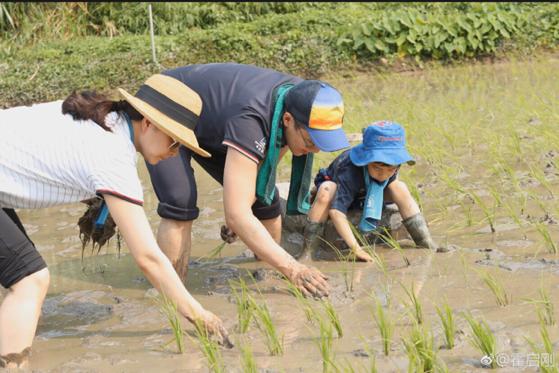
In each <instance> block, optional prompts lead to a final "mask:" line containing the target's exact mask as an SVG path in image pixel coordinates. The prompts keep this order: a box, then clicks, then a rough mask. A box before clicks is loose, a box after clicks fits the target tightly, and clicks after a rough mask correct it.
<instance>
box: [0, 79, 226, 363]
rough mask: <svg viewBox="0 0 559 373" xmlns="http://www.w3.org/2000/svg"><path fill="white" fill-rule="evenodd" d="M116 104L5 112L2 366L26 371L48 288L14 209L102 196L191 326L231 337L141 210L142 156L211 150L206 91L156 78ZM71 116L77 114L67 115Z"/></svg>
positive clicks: (0, 225)
mask: <svg viewBox="0 0 559 373" xmlns="http://www.w3.org/2000/svg"><path fill="white" fill-rule="evenodd" d="M121 93H122V94H123V95H124V96H125V99H126V100H123V101H110V100H108V99H106V98H105V97H104V96H101V95H98V94H96V93H93V92H83V93H81V94H76V93H74V94H72V95H70V96H69V97H68V98H67V99H66V100H65V101H64V102H61V101H56V102H52V103H44V104H39V105H35V106H33V107H31V108H29V107H23V106H22V107H16V108H11V109H7V110H2V111H0V123H1V126H0V129H1V130H0V207H2V209H1V210H0V283H1V284H2V286H3V287H5V288H7V289H9V291H8V293H7V295H6V297H5V299H4V301H3V302H2V305H1V306H0V367H22V366H25V365H26V363H27V360H28V359H27V357H28V355H29V351H30V346H31V344H32V341H33V337H34V335H35V330H36V327H37V323H38V320H39V316H40V313H41V306H42V304H43V301H44V299H45V296H46V293H47V290H48V286H49V271H48V269H47V265H46V263H45V261H44V260H43V258H42V257H41V255H40V254H39V252H38V251H37V249H36V248H35V246H34V244H33V242H31V240H30V239H29V237H28V235H27V234H26V232H25V229H24V227H23V225H22V223H21V222H20V220H19V218H18V216H17V215H16V212H15V210H14V209H37V208H43V207H49V206H54V205H60V204H66V203H72V202H79V201H82V200H85V199H91V198H95V197H96V198H102V199H104V202H105V203H106V206H108V211H110V214H111V215H112V218H113V219H114V222H116V225H117V226H118V227H119V229H120V232H121V233H122V236H123V238H124V240H125V242H126V244H127V245H128V248H129V249H130V252H131V254H132V255H133V257H134V259H135V260H136V263H137V264H138V266H139V267H140V269H141V270H142V272H143V273H144V275H145V276H146V277H147V278H148V279H149V281H150V282H151V283H152V284H153V286H155V287H156V288H157V289H158V290H159V291H160V292H161V293H164V294H165V295H166V296H167V297H168V298H170V299H171V300H172V301H173V302H175V303H176V304H177V306H178V310H179V312H180V313H181V314H182V315H183V316H184V317H185V318H187V319H188V320H189V321H191V322H195V321H196V322H197V321H200V322H202V323H203V324H204V325H205V326H206V328H207V330H208V331H209V332H210V333H212V334H214V335H215V336H217V337H218V340H220V341H221V342H226V343H227V344H229V342H228V340H227V332H226V330H225V329H224V327H223V325H222V322H221V320H220V319H219V318H218V317H217V316H215V315H214V314H213V313H211V312H210V311H207V310H205V309H204V308H203V307H202V306H201V305H200V304H199V303H198V302H197V301H196V300H195V299H194V298H193V297H192V296H191V295H190V293H189V292H188V291H187V290H186V288H185V287H184V285H183V284H182V282H181V280H180V278H179V277H178V275H177V273H176V272H175V270H174V268H173V266H172V264H171V262H170V261H169V259H168V258H167V257H166V256H165V255H163V253H162V252H161V250H160V248H159V247H158V245H157V242H156V240H155V237H154V235H153V233H152V231H151V228H150V226H149V223H148V219H147V217H146V215H145V212H144V210H143V208H142V204H143V192H142V186H141V184H140V179H139V177H138V174H137V170H136V158H137V154H136V152H139V153H141V154H142V155H143V157H144V159H145V160H146V161H147V162H149V163H151V164H156V163H157V162H159V161H160V160H162V159H165V158H168V157H171V156H174V155H176V154H177V149H178V147H179V145H180V144H183V145H185V146H188V147H189V148H191V149H194V150H196V151H200V152H203V151H202V150H201V149H200V148H199V146H198V144H197V142H196V138H195V136H194V134H193V132H192V129H191V128H194V126H195V125H196V119H197V117H198V115H199V113H200V111H201V106H202V102H201V100H200V97H199V96H198V95H197V94H196V93H195V92H194V91H193V90H192V89H190V88H189V87H188V86H186V85H185V84H183V83H182V82H179V81H178V80H176V79H173V78H171V77H169V76H163V75H154V76H152V77H151V78H150V79H148V80H147V81H146V83H145V84H144V85H143V86H142V87H141V88H140V90H139V91H138V93H137V95H136V97H133V96H131V95H129V94H127V93H126V92H125V91H123V90H121ZM63 114H70V115H63Z"/></svg>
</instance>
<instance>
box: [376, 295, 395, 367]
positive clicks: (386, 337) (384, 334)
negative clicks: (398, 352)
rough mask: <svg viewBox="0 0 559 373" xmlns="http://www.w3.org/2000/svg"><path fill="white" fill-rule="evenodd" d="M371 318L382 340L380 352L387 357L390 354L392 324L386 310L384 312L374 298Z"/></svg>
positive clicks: (392, 332)
mask: <svg viewBox="0 0 559 373" xmlns="http://www.w3.org/2000/svg"><path fill="white" fill-rule="evenodd" d="M373 318H374V319H375V323H376V324H377V327H378V329H379V333H380V336H381V340H382V350H383V352H384V355H386V356H388V354H389V353H390V346H391V344H392V335H393V334H394V322H393V321H392V320H391V318H390V315H389V314H388V310H387V311H385V310H384V308H383V307H382V304H380V302H379V301H378V299H376V298H375V307H374V309H373Z"/></svg>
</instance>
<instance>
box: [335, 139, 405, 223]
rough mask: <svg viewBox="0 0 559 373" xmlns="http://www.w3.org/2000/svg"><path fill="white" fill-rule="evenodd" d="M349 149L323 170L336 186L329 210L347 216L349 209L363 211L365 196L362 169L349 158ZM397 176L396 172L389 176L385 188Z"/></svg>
mask: <svg viewBox="0 0 559 373" xmlns="http://www.w3.org/2000/svg"><path fill="white" fill-rule="evenodd" d="M350 151H351V149H348V150H346V151H345V152H343V153H342V154H340V155H338V156H337V157H336V159H334V160H333V161H332V163H330V165H329V166H328V168H327V169H326V170H325V173H326V175H327V176H328V178H329V179H330V180H332V181H333V182H335V183H336V184H337V189H336V196H335V197H334V200H333V201H332V204H331V205H330V208H331V209H336V210H339V211H341V212H343V213H344V214H347V212H348V210H350V209H363V201H364V200H365V196H366V194H367V190H366V186H365V177H364V175H363V167H365V166H356V165H354V164H353V162H351V159H350V158H349V152H350ZM397 176H398V171H396V172H395V173H394V175H392V176H390V178H389V179H388V183H386V186H388V185H390V183H392V182H393V181H394V180H396V178H397Z"/></svg>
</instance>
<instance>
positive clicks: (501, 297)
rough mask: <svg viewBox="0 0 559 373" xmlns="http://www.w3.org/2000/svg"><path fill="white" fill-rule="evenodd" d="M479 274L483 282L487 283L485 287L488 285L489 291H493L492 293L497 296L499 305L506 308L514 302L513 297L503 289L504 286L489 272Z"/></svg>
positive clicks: (479, 272) (496, 299)
mask: <svg viewBox="0 0 559 373" xmlns="http://www.w3.org/2000/svg"><path fill="white" fill-rule="evenodd" d="M478 274H479V276H480V277H481V279H482V280H483V282H484V283H485V285H487V287H488V288H489V290H491V292H492V293H493V295H494V296H495V301H496V302H497V305H499V306H501V307H505V306H507V305H509V304H510V303H511V302H512V297H511V296H510V295H509V294H508V293H507V291H506V290H505V288H504V287H503V284H501V283H500V282H499V281H498V280H497V279H496V278H495V277H493V276H492V275H491V274H490V273H489V272H488V271H484V272H481V271H478Z"/></svg>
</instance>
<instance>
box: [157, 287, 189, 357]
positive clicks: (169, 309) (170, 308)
mask: <svg viewBox="0 0 559 373" xmlns="http://www.w3.org/2000/svg"><path fill="white" fill-rule="evenodd" d="M155 303H156V304H157V305H158V306H159V311H160V312H161V313H162V314H163V315H165V317H166V318H167V321H168V322H169V325H170V326H171V330H172V332H173V339H172V340H171V341H170V342H168V343H167V344H169V343H171V342H173V340H174V341H175V343H176V345H177V350H178V351H179V353H181V354H182V353H183V352H184V329H183V327H182V324H181V319H182V316H180V314H179V312H178V310H177V305H176V303H175V302H173V301H172V300H171V299H169V298H168V297H167V296H165V294H163V293H161V296H160V298H159V299H157V298H156V299H155Z"/></svg>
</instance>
